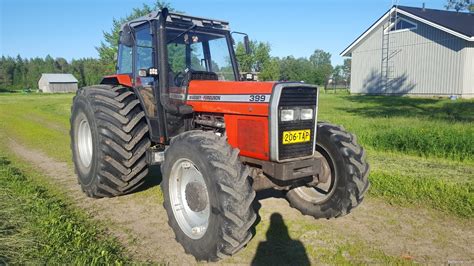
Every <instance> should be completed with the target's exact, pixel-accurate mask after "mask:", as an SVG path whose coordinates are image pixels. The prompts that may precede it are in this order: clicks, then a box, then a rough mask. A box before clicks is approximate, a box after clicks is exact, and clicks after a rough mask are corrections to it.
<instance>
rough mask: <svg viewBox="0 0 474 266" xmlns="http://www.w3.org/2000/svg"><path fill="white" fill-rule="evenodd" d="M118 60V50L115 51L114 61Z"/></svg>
mask: <svg viewBox="0 0 474 266" xmlns="http://www.w3.org/2000/svg"><path fill="white" fill-rule="evenodd" d="M117 60H118V54H117V52H115V53H114V61H115V62H117Z"/></svg>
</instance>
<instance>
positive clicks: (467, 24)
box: [398, 6, 474, 37]
mask: <svg viewBox="0 0 474 266" xmlns="http://www.w3.org/2000/svg"><path fill="white" fill-rule="evenodd" d="M398 9H401V10H403V11H406V12H409V13H411V14H413V15H415V16H417V17H420V18H423V19H426V20H428V21H431V22H433V23H436V24H439V25H441V26H444V27H446V28H448V29H451V30H453V31H456V32H459V33H461V34H464V35H466V36H468V37H473V36H474V14H471V13H465V12H456V11H446V10H438V9H429V8H425V9H423V8H417V7H409V6H398Z"/></svg>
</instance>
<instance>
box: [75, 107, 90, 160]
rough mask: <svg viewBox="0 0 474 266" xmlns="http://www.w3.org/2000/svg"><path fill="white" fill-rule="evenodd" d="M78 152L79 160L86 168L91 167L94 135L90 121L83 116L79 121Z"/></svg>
mask: <svg viewBox="0 0 474 266" xmlns="http://www.w3.org/2000/svg"><path fill="white" fill-rule="evenodd" d="M77 150H78V153H79V158H80V161H81V163H82V165H84V166H85V167H89V166H90V164H91V161H92V133H91V128H90V126H89V121H87V118H86V117H85V116H83V117H82V118H81V120H80V121H79V127H78V130H77Z"/></svg>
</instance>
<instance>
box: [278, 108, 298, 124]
mask: <svg viewBox="0 0 474 266" xmlns="http://www.w3.org/2000/svg"><path fill="white" fill-rule="evenodd" d="M280 120H281V121H283V122H285V121H293V120H295V110H292V109H283V110H281V112H280Z"/></svg>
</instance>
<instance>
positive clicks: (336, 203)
mask: <svg viewBox="0 0 474 266" xmlns="http://www.w3.org/2000/svg"><path fill="white" fill-rule="evenodd" d="M316 154H317V156H319V157H320V158H321V162H322V174H321V176H320V180H323V182H320V183H318V184H317V185H306V186H300V187H296V188H293V189H291V190H290V191H288V192H287V194H286V198H287V199H288V201H289V202H290V205H291V206H292V207H294V208H296V209H298V210H300V211H301V213H303V214H305V215H310V216H313V217H315V218H328V219H329V218H334V217H339V216H343V215H345V214H347V213H349V212H350V211H351V210H352V209H353V208H355V207H356V206H357V205H359V204H360V203H361V202H362V200H363V198H364V195H365V193H366V192H367V189H368V188H369V180H368V178H367V177H368V175H369V165H368V163H367V161H366V158H365V151H364V149H363V148H362V147H361V146H360V145H359V144H358V143H357V140H356V137H355V136H354V135H353V134H351V133H348V132H346V131H345V130H344V128H342V127H339V126H336V125H332V124H328V123H318V131H317V138H316Z"/></svg>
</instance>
